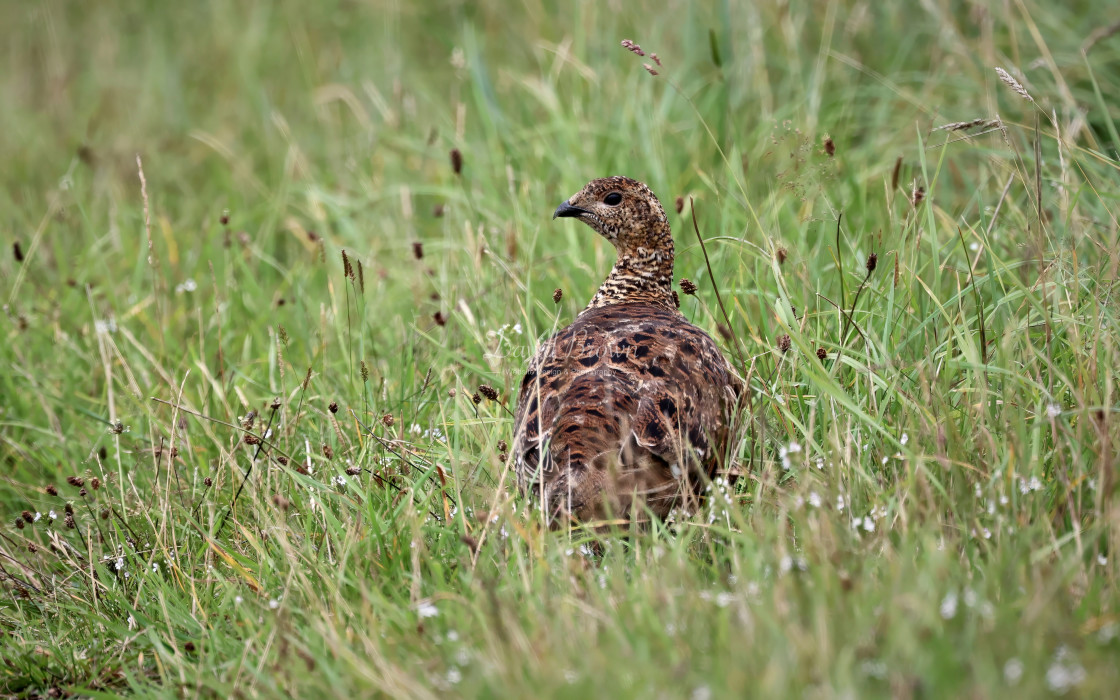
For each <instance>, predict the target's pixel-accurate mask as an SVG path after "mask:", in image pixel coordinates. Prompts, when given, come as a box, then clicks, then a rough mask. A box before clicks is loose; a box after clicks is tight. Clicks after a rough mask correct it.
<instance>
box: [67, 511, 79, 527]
mask: <svg viewBox="0 0 1120 700" xmlns="http://www.w3.org/2000/svg"><path fill="white" fill-rule="evenodd" d="M66 527H67V529H70V530H73V529H74V528H76V527H78V524H77V523H76V522H74V514H73V513H69V514H67V516H66Z"/></svg>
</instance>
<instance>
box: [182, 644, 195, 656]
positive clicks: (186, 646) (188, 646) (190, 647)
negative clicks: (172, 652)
mask: <svg viewBox="0 0 1120 700" xmlns="http://www.w3.org/2000/svg"><path fill="white" fill-rule="evenodd" d="M183 649H185V650H186V651H187V653H190V654H193V653H194V642H187V643H186V644H184V645H183Z"/></svg>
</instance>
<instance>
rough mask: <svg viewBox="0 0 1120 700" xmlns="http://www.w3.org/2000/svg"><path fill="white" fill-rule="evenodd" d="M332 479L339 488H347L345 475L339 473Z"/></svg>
mask: <svg viewBox="0 0 1120 700" xmlns="http://www.w3.org/2000/svg"><path fill="white" fill-rule="evenodd" d="M331 481H333V482H334V485H335V486H337V487H339V488H345V487H346V477H344V476H343V475H341V474H339V475H338V476H336V477H335V478H333V479H331Z"/></svg>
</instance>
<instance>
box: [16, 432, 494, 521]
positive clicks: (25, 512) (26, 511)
mask: <svg viewBox="0 0 1120 700" xmlns="http://www.w3.org/2000/svg"><path fill="white" fill-rule="evenodd" d="M507 449H509V446H508V445H507V444H506V441H505V440H498V452H505V451H506V450H507ZM24 512H25V513H26V512H27V511H24Z"/></svg>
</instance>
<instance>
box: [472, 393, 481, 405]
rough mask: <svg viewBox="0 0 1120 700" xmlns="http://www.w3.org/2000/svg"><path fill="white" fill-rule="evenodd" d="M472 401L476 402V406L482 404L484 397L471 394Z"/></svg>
mask: <svg viewBox="0 0 1120 700" xmlns="http://www.w3.org/2000/svg"><path fill="white" fill-rule="evenodd" d="M471 401H474V403H475V405H478V404H480V403H482V397H481V396H479V395H478V394H471Z"/></svg>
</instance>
